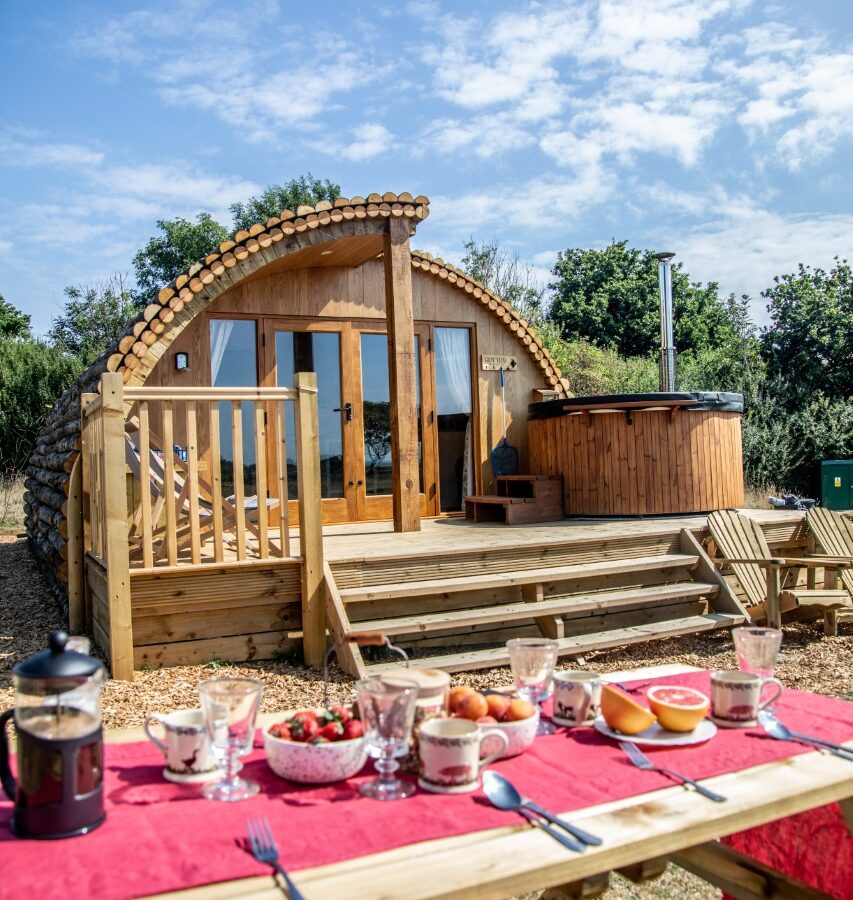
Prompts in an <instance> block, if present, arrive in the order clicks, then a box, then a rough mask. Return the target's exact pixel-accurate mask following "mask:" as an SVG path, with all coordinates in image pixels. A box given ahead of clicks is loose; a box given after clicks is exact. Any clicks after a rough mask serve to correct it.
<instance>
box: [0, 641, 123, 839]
mask: <svg viewBox="0 0 853 900" xmlns="http://www.w3.org/2000/svg"><path fill="white" fill-rule="evenodd" d="M67 641H68V635H67V634H66V633H65V632H64V631H54V632H53V633H52V634H51V635H50V638H49V641H48V647H49V649H47V650H42V651H41V653H36V654H35V656H31V657H30V658H29V659H25V660H24V661H23V662H20V663H18V664H17V665H16V666H15V667H14V668H13V669H12V676H13V679H14V684H15V708H14V709H10V710H7V711H6V712H4V713H3V715H2V716H0V781H2V784H3V790H4V791H5V792H6V794H7V796H8V797H9V799H10V800H13V801H14V803H15V811H14V814H13V816H12V820H11V822H10V825H11V828H12V831H13V832H14V833H15V834H17V835H19V836H20V837H28V838H63V837H71V836H72V835H76V834H86V833H87V832H89V831H92V830H94V829H95V828H97V827H98V826H99V825H100V824H101V822H103V821H104V815H105V814H104V796H103V783H102V782H103V735H102V731H101V689H102V687H103V684H104V679H105V674H106V673H105V670H104V667H103V665H102V664H101V663H100V662H99V661H98V660H96V659H93V658H92V657H91V656H86V655H85V654H84V653H76V652H75V651H73V650H67V649H66V647H65V644H66V642H67ZM13 717H14V721H15V730H16V732H17V763H18V765H17V769H18V777H17V779H16V778H15V777H14V776H13V775H12V770H11V768H10V765H9V742H8V741H9V739H8V735H7V733H6V725H7V723H8V721H9V720H10V719H12V718H13Z"/></svg>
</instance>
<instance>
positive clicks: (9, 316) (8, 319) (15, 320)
mask: <svg viewBox="0 0 853 900" xmlns="http://www.w3.org/2000/svg"><path fill="white" fill-rule="evenodd" d="M29 333H30V317H29V316H28V315H26V314H25V313H22V312H21V311H20V310H19V309H17V308H16V307H14V306H12V304H11V303H9V302H7V301H6V300H5V299H4V297H3V295H2V294H0V337H11V338H16V337H27V336H28V335H29Z"/></svg>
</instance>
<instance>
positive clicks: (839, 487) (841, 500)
mask: <svg viewBox="0 0 853 900" xmlns="http://www.w3.org/2000/svg"><path fill="white" fill-rule="evenodd" d="M820 476H821V477H820V487H821V491H820V494H821V503H822V505H823V506H825V507H827V508H828V509H853V459H826V460H824V461H823V462H822V463H821V467H820Z"/></svg>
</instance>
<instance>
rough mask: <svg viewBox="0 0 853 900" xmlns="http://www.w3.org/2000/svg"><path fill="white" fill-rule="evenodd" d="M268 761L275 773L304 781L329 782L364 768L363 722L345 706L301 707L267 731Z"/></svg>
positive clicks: (265, 738) (365, 745)
mask: <svg viewBox="0 0 853 900" xmlns="http://www.w3.org/2000/svg"><path fill="white" fill-rule="evenodd" d="M264 751H265V752H266V755H267V762H268V763H269V766H270V768H271V769H272V770H273V772H275V774H276V775H278V776H280V777H281V778H287V779H288V781H297V782H299V783H301V784H329V783H331V782H333V781H343V780H344V779H346V778H352V776H353V775H355V774H357V773H358V772H360V771H361V770H362V769H363V768H364V764H365V762H366V761H367V744H366V742H365V740H364V725H363V724H362V722H361V720H360V719H359V718H357V717H355V716H353V713H352V710H351V709H347V708H346V707H345V706H332V707H330V708H329V709H302V710H299V711H298V712H295V713H291V714H289V715H288V716H286V717H285V718H284V719H283V720H282V721H281V722H276V723H275V724H273V725H271V726H270V727H269V728H268V729H267V730H266V731H265V732H264Z"/></svg>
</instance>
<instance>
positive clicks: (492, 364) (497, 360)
mask: <svg viewBox="0 0 853 900" xmlns="http://www.w3.org/2000/svg"><path fill="white" fill-rule="evenodd" d="M480 368H481V369H482V370H483V371H484V372H498V371H500V370H501V369H503V370H504V371H509V372H514V371H515V370H516V369H517V368H518V357H517V356H499V355H497V354H494V353H483V354H481V356H480Z"/></svg>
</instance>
